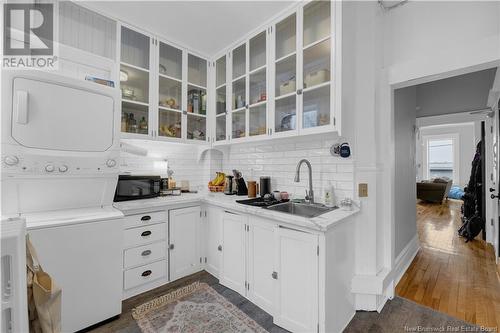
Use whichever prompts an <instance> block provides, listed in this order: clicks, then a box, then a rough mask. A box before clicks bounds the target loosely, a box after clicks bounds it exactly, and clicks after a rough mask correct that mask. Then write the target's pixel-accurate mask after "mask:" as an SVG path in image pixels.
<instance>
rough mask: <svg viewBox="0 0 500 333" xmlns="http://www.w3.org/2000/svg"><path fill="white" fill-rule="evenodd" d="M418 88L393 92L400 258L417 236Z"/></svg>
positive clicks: (398, 252)
mask: <svg viewBox="0 0 500 333" xmlns="http://www.w3.org/2000/svg"><path fill="white" fill-rule="evenodd" d="M416 102H417V98H416V88H415V87H408V88H402V89H398V90H395V91H394V126H395V142H396V144H395V157H396V159H395V161H396V170H395V171H396V173H395V191H396V193H395V202H394V215H395V218H396V228H395V231H396V234H395V255H396V257H397V256H399V254H400V253H401V251H402V250H403V249H404V248H405V246H406V245H407V244H408V243H409V242H410V241H411V240H412V239H413V237H414V236H415V235H416V233H417V224H416V223H415V221H416V216H417V211H416V200H417V198H416V182H415V176H416V167H415V159H416V157H415V123H416V116H415V106H416Z"/></svg>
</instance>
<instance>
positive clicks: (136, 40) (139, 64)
mask: <svg viewBox="0 0 500 333" xmlns="http://www.w3.org/2000/svg"><path fill="white" fill-rule="evenodd" d="M150 45H151V42H150V38H149V37H148V36H146V35H143V34H141V33H138V32H136V31H134V30H131V29H129V28H127V27H124V26H122V27H121V47H120V89H121V95H122V120H121V131H122V132H124V133H132V134H142V135H148V134H149V130H150V126H149V123H150V121H151V119H150V118H151V117H150V110H149V102H150V97H149V71H150V52H149V51H150Z"/></svg>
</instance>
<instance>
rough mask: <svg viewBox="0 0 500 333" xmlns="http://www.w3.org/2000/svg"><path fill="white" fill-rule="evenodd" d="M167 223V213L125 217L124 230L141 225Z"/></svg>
mask: <svg viewBox="0 0 500 333" xmlns="http://www.w3.org/2000/svg"><path fill="white" fill-rule="evenodd" d="M167 221H168V216H167V212H165V211H160V212H151V213H144V214H136V215H129V216H125V228H133V227H138V226H141V225H147V224H153V223H160V222H167Z"/></svg>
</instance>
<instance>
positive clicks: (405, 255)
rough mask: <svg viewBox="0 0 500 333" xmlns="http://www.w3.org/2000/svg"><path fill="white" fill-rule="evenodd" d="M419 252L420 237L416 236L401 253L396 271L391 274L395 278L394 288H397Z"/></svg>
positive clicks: (397, 259) (395, 264) (396, 264)
mask: <svg viewBox="0 0 500 333" xmlns="http://www.w3.org/2000/svg"><path fill="white" fill-rule="evenodd" d="M419 250H420V244H419V242H418V235H415V236H414V237H413V238H412V240H411V241H410V242H409V243H408V244H407V245H406V246H405V248H404V249H403V251H401V253H400V254H399V255H398V257H397V258H396V261H395V263H394V269H393V270H392V274H391V275H392V276H393V285H394V288H396V286H397V285H398V283H399V281H400V280H401V278H402V277H403V275H404V274H405V272H406V270H407V269H408V267H410V265H411V263H412V261H413V259H415V257H416V255H417V253H418V251H419Z"/></svg>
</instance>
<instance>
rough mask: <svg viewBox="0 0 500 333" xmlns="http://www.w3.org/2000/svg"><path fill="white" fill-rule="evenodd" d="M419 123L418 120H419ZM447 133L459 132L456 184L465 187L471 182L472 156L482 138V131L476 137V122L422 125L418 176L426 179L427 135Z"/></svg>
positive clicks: (418, 138) (418, 147)
mask: <svg viewBox="0 0 500 333" xmlns="http://www.w3.org/2000/svg"><path fill="white" fill-rule="evenodd" d="M417 124H418V121H417ZM446 134H457V135H458V142H459V144H458V147H455V148H457V149H458V150H459V151H458V159H459V161H458V164H459V166H458V170H459V183H458V184H454V185H459V186H460V187H462V188H463V187H464V186H466V185H467V183H468V182H469V177H470V171H471V163H472V158H473V157H474V154H475V151H476V149H475V145H476V143H477V142H478V140H479V139H480V135H481V133H478V137H477V138H476V133H475V130H474V123H465V124H449V125H437V126H425V127H420V133H419V136H418V137H417V139H416V144H417V151H418V152H419V154H417V177H418V179H419V180H421V179H424V177H425V172H424V168H425V165H423V161H424V156H423V154H425V153H426V150H425V149H426V148H425V137H426V136H429V135H446Z"/></svg>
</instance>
